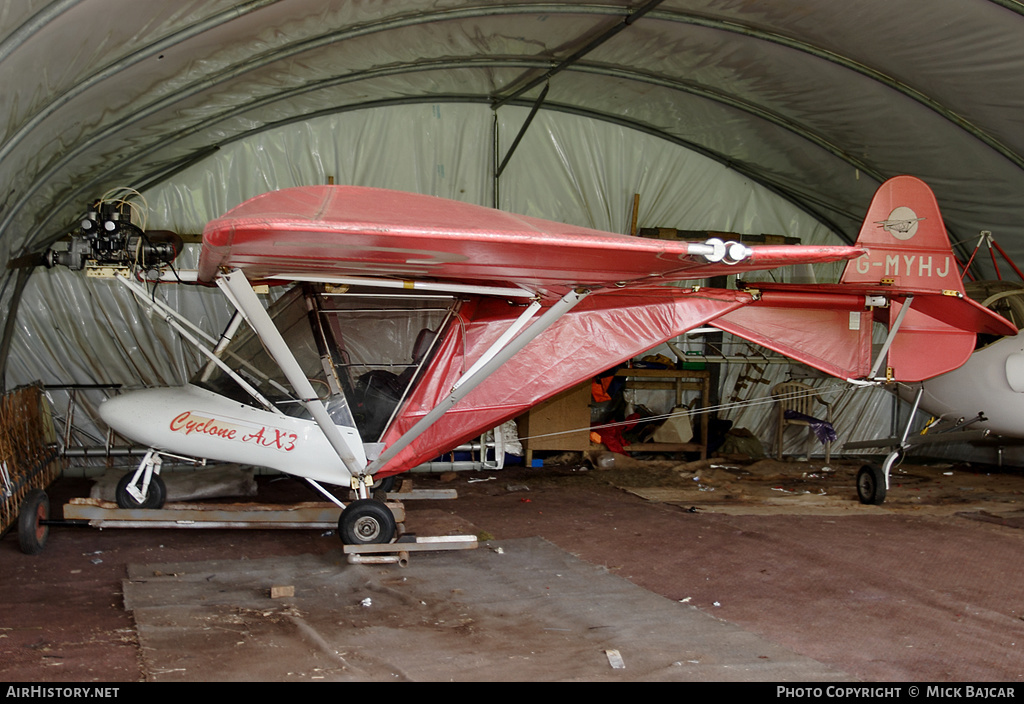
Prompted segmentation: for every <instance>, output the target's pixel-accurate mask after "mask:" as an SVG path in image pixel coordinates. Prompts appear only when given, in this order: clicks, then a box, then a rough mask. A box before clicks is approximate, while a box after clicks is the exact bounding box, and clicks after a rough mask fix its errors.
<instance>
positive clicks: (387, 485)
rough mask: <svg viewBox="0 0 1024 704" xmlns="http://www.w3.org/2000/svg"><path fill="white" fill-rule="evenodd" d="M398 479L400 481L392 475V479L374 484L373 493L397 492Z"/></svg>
mask: <svg viewBox="0 0 1024 704" xmlns="http://www.w3.org/2000/svg"><path fill="white" fill-rule="evenodd" d="M396 479H398V477H397V476H396V475H394V474H392V475H391V476H390V477H384V478H383V479H381V480H380V481H377V482H374V483H373V493H375V494H376V493H377V492H378V491H383V492H384V493H385V494H389V493H391V492H392V491H394V490H395V480H396Z"/></svg>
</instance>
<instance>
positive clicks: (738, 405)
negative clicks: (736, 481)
mask: <svg viewBox="0 0 1024 704" xmlns="http://www.w3.org/2000/svg"><path fill="white" fill-rule="evenodd" d="M849 388H850V387H849V386H848V385H847V384H846V383H844V382H841V381H836V382H833V383H831V384H826V385H824V386H820V387H816V388H815V389H813V390H812V391H793V392H790V393H786V394H776V395H774V396H759V397H757V398H753V399H747V400H746V401H736V402H733V403H723V404H719V405H717V406H707V407H704V408H693V409H686V410H682V411H674V412H672V413H662V414H659V415H654V416H647V417H645V418H635V419H632V420H621V421H614V422H611V423H602V424H600V425H591V426H587V427H586V428H573V429H571V430H559V431H556V432H551V433H539V434H537V435H527V436H523V437H520V438H519V439H520V440H535V439H537V438H547V437H553V436H556V435H568V434H570V433H578V432H580V431H582V430H602V429H604V428H619V427H626V426H631V425H634V424H636V423H638V422H639V423H649V422H651V421H658V420H667V419H669V418H679V417H684V416H686V417H693V416H699V415H702V414H705V413H717V412H719V411H732V410H737V409H742V408H754V407H756V406H765V405H769V404H773V403H776V402H778V401H782V400H788V399H794V398H800V397H803V396H812V395H815V394H819V393H841V392H843V391H847V390H849Z"/></svg>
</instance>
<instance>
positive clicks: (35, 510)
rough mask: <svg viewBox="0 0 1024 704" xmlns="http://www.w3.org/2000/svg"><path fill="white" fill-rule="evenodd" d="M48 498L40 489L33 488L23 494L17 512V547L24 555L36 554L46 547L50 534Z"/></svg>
mask: <svg viewBox="0 0 1024 704" xmlns="http://www.w3.org/2000/svg"><path fill="white" fill-rule="evenodd" d="M49 518H50V499H49V498H48V497H47V496H46V492H45V491H43V490H42V489H33V490H32V491H30V492H28V494H27V495H26V496H25V500H24V501H23V502H22V504H21V512H20V513H19V514H18V547H20V548H21V551H22V552H23V553H25V554H26V555H38V554H39V553H41V552H42V551H43V548H44V547H46V538H47V537H48V536H49V535H50V526H48V525H46V521H47V520H49Z"/></svg>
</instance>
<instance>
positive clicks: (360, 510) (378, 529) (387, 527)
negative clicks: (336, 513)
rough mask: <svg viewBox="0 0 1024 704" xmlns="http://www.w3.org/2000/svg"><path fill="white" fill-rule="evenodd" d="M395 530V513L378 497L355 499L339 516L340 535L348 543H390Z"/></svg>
mask: <svg viewBox="0 0 1024 704" xmlns="http://www.w3.org/2000/svg"><path fill="white" fill-rule="evenodd" d="M395 530H396V525H395V515H394V514H393V513H391V509H389V508H388V507H387V506H385V505H384V504H383V503H382V502H380V501H377V500H376V499H359V500H357V501H353V502H352V503H350V504H349V505H348V506H346V507H345V510H344V511H342V512H341V516H340V517H339V518H338V535H340V536H341V541H342V542H343V543H345V544H346V545H371V544H378V543H390V542H391V541H392V540H393V539H394V537H395Z"/></svg>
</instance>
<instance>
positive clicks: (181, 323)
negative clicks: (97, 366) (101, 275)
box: [115, 276, 283, 415]
mask: <svg viewBox="0 0 1024 704" xmlns="http://www.w3.org/2000/svg"><path fill="white" fill-rule="evenodd" d="M115 278H116V280H117V281H120V282H121V283H122V284H124V285H125V286H126V287H127V288H128V290H129V291H131V292H132V293H134V294H135V297H136V298H138V299H139V301H140V302H141V303H144V304H145V305H148V306H149V307H150V310H154V311H159V312H160V313H162V314H163V316H164V321H165V322H166V323H167V324H168V325H170V326H171V327H172V328H174V329H175V330H176V331H177V332H178V334H179V335H181V336H182V337H183V338H185V339H186V340H187V341H188V342H189V343H190V344H191V345H192V346H193V347H195V348H196V349H197V350H199V351H200V352H201V353H202V354H204V355H205V356H206V358H207V359H208V360H209V364H216V365H217V366H218V367H220V368H221V369H222V370H223V371H224V373H225V374H227V375H228V376H229V377H231V378H232V379H234V380H235V383H236V384H238V385H239V386H240V387H242V389H243V390H244V391H245V392H246V393H248V394H249V395H250V396H252V397H253V398H254V399H256V401H257V402H258V403H259V404H260V405H262V406H263V407H264V408H266V409H267V410H268V411H270V412H271V413H276V414H278V415H283V413H281V409H279V408H278V407H277V406H275V405H274V404H272V403H271V402H270V401H268V400H267V398H266V397H265V396H264V395H263V394H261V393H260V392H259V391H257V390H256V388H255V387H253V385H252V384H250V383H249V382H247V381H246V380H245V379H243V378H242V377H241V376H240V375H239V374H238V372H236V371H235V370H234V369H232V368H231V367H229V366H228V365H227V364H226V363H225V362H224V360H222V359H221V358H220V354H219V349H220V347H221V346H218V348H217V349H214V351H210V350H209V349H207V347H206V346H205V345H204V344H203V343H202V342H200V341H199V340H198V339H196V337H195V335H193V334H191V333H190V332H189V331H188V330H187V329H186V326H188V327H189V328H192V329H193V330H195V331H196V332H197V333H198V334H200V335H202V336H203V337H205V338H206V339H207V340H210V341H213V338H212V337H210V336H209V335H207V334H206V333H205V332H203V331H202V330H200V329H199V328H198V327H196V326H195V325H194V324H193V323H192V322H191V321H190V320H189V319H188V318H185V317H184V316H182V315H181V314H180V313H178V312H177V311H176V310H174V309H173V308H171V307H170V306H168V305H167V304H166V303H164V302H163V301H161V300H160V299H158V298H156V297H151V296H149V295H148V294H147V292H146V290H145V289H144V288H142V287H140V286H139V285H138V284H136V283H135V282H134V281H129V280H128V279H127V278H125V277H124V276H117V277H115Z"/></svg>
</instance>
